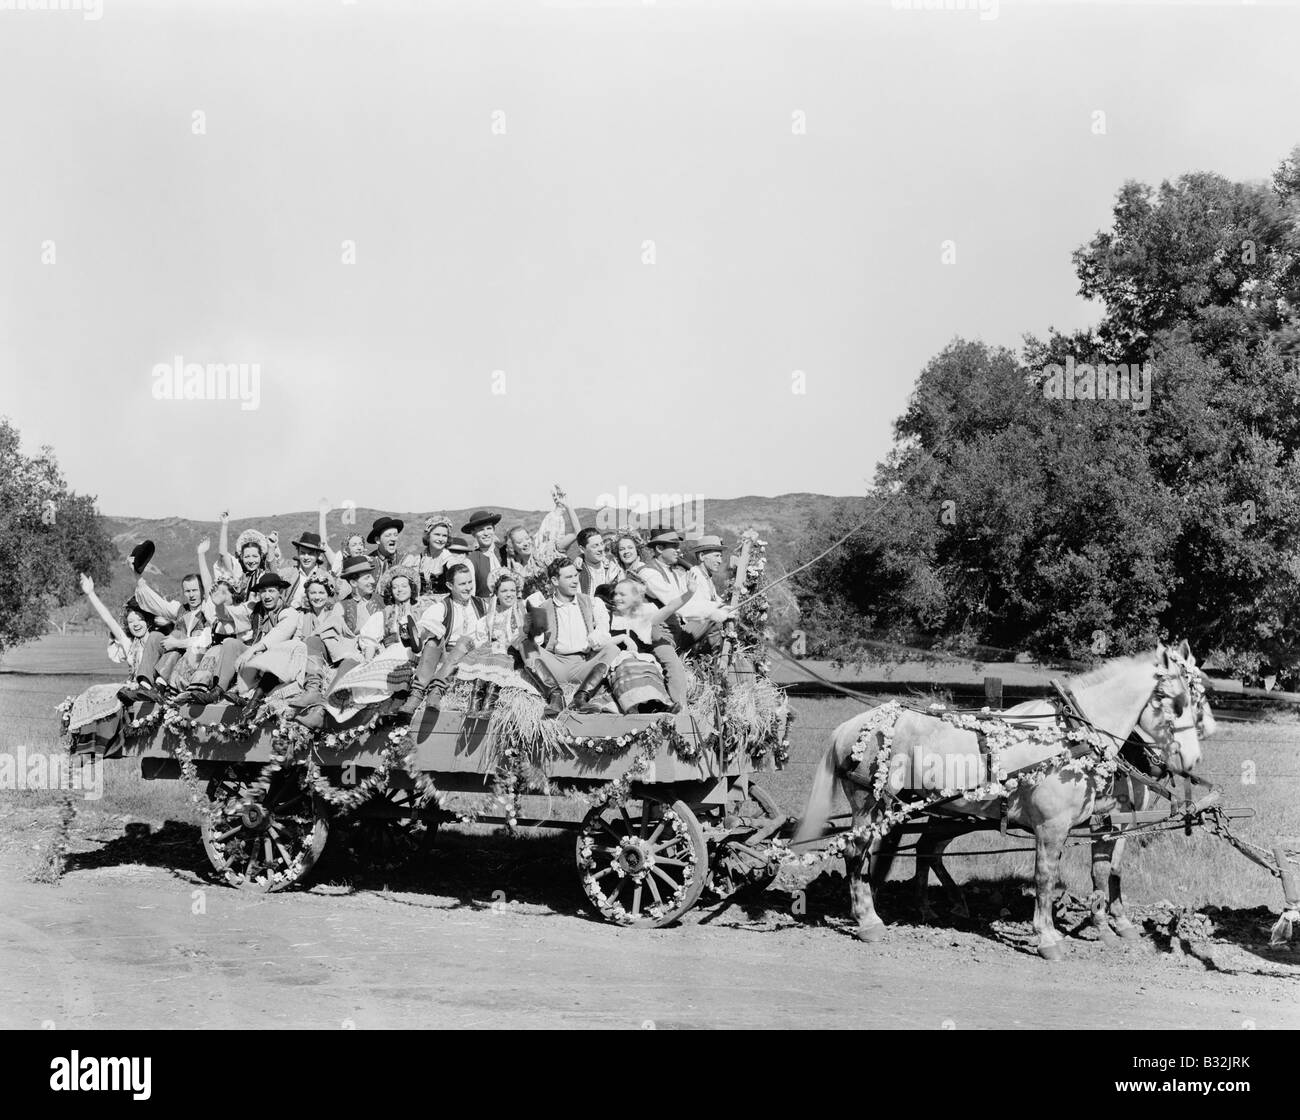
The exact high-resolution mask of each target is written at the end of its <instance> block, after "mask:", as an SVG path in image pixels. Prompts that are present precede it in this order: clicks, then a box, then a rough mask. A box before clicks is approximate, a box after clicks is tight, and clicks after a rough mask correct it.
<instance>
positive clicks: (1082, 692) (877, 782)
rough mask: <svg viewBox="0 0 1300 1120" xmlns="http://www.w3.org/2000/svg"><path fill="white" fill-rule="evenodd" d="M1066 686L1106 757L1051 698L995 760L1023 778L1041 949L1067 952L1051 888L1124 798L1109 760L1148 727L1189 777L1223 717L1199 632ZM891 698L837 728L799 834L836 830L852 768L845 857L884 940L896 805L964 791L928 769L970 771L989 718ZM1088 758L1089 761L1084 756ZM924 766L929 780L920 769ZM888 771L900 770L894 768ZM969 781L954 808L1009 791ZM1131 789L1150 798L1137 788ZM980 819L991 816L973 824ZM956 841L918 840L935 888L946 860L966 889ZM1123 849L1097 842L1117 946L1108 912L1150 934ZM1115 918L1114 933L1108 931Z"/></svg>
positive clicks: (971, 809) (1016, 820) (860, 932)
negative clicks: (1141, 921)
mask: <svg viewBox="0 0 1300 1120" xmlns="http://www.w3.org/2000/svg"><path fill="white" fill-rule="evenodd" d="M1067 685H1068V688H1069V691H1070V694H1071V695H1072V696H1073V697H1074V699H1075V703H1076V704H1077V706H1078V708H1079V712H1080V714H1081V715H1082V716H1083V717H1084V718H1085V719H1086V721H1087V725H1088V728H1089V730H1088V731H1087V732H1085V733H1084V734H1085V735H1086V736H1090V737H1091V738H1092V739H1093V743H1094V746H1093V750H1094V751H1095V750H1096V744H1097V741H1098V740H1100V741H1101V745H1102V747H1103V750H1102V752H1101V753H1100V755H1098V754H1095V753H1094V754H1093V755H1092V756H1091V761H1089V758H1088V756H1087V755H1083V756H1081V757H1074V756H1072V754H1071V753H1070V752H1069V751H1066V750H1064V748H1065V747H1066V746H1067V744H1068V742H1069V740H1070V739H1076V740H1077V739H1078V738H1079V735H1078V734H1071V733H1068V732H1067V731H1066V730H1065V729H1063V728H1061V727H1060V726H1059V725H1058V724H1056V723H1054V722H1053V720H1052V719H1048V718H1044V717H1054V715H1055V709H1054V708H1053V706H1052V705H1050V704H1048V703H1045V702H1043V701H1033V702H1031V703H1029V704H1021V705H1019V706H1017V707H1015V708H1011V709H1009V710H1007V711H1006V712H1003V713H999V717H1006V718H1007V719H1008V720H1010V721H1015V720H1017V719H1019V720H1020V721H1024V722H1026V723H1029V724H1031V725H1032V724H1033V723H1034V722H1037V724H1038V725H1039V727H1040V728H1041V730H1040V731H1038V732H1030V731H1020V732H1011V733H1010V738H1009V739H1006V738H1005V737H1004V739H1003V740H1002V741H1001V749H1000V750H997V751H996V754H995V756H990V757H989V758H988V769H989V771H990V778H991V779H993V780H994V781H996V779H998V778H999V777H1000V776H1001V774H1003V773H1009V774H1011V775H1012V778H1013V783H1014V788H1012V789H1011V792H1010V793H1009V795H1006V796H1004V797H1003V798H1001V802H1002V804H1003V806H1004V808H1003V811H1004V812H1005V815H1006V822H1007V824H1008V825H1012V826H1015V827H1017V828H1023V829H1025V830H1027V831H1029V832H1032V833H1033V835H1034V839H1035V861H1034V883H1035V895H1036V901H1035V907H1034V922H1033V924H1034V930H1035V932H1036V934H1037V950H1038V953H1039V955H1040V956H1042V957H1043V958H1044V959H1046V960H1050V961H1055V960H1060V959H1061V958H1062V956H1063V955H1064V950H1063V947H1062V942H1063V941H1064V938H1063V936H1062V935H1061V933H1060V932H1059V931H1058V930H1057V929H1056V926H1055V922H1054V920H1053V917H1052V894H1053V890H1054V888H1055V885H1056V881H1057V875H1058V868H1059V863H1060V858H1061V853H1062V850H1063V849H1064V846H1065V840H1066V837H1067V836H1068V835H1069V833H1070V830H1071V828H1073V827H1074V826H1076V825H1077V824H1080V823H1081V822H1083V821H1085V820H1089V819H1090V818H1091V817H1092V816H1093V814H1094V813H1098V812H1106V811H1109V808H1110V807H1111V805H1112V803H1113V802H1115V801H1117V800H1119V799H1118V798H1116V795H1115V790H1114V786H1115V782H1114V764H1113V763H1109V764H1107V763H1106V760H1107V759H1110V758H1113V756H1114V755H1115V754H1116V753H1117V749H1118V747H1119V746H1120V744H1124V743H1125V742H1126V741H1127V740H1128V739H1129V737H1130V735H1132V734H1133V733H1134V732H1135V730H1136V731H1138V732H1140V733H1141V734H1142V735H1143V736H1144V737H1145V738H1147V739H1149V740H1150V741H1151V743H1152V747H1151V748H1150V749H1151V751H1153V752H1154V753H1155V754H1156V755H1158V757H1159V763H1160V765H1161V766H1162V767H1163V768H1164V769H1165V770H1166V771H1170V772H1181V773H1185V774H1187V773H1190V772H1191V771H1192V770H1193V769H1194V768H1195V767H1196V765H1197V764H1198V763H1199V762H1200V758H1201V747H1200V740H1199V737H1198V732H1197V728H1198V725H1200V726H1201V727H1203V728H1206V727H1208V728H1209V729H1210V730H1212V716H1210V715H1209V713H1208V704H1206V702H1205V701H1204V689H1203V687H1202V685H1201V683H1200V673H1199V670H1197V668H1196V665H1195V661H1194V659H1193V658H1192V655H1191V650H1190V649H1189V648H1188V646H1187V643H1186V642H1183V643H1182V645H1181V646H1180V647H1179V648H1178V649H1177V650H1174V649H1170V648H1168V647H1166V646H1165V645H1163V644H1161V645H1159V646H1157V648H1156V649H1155V651H1154V653H1146V654H1140V655H1136V656H1132V657H1123V658H1116V659H1113V660H1111V661H1107V662H1105V663H1103V664H1102V665H1100V666H1098V667H1097V668H1096V669H1093V670H1091V671H1090V672H1087V673H1084V674H1082V675H1081V676H1077V677H1073V678H1068V679H1067ZM890 707H891V706H890V705H881V706H878V707H876V708H871V709H868V710H867V711H865V712H863V713H862V714H860V715H858V716H855V717H854V718H853V719H850V720H847V721H845V722H844V723H842V724H840V726H839V727H837V728H836V729H835V731H834V732H832V734H831V742H830V745H829V747H828V748H827V750H826V752H825V754H824V755H823V757H822V760H821V762H820V763H819V764H818V767H817V770H816V772H815V774H814V777H813V785H812V789H811V791H810V793H809V796H808V803H807V806H806V808H805V810H804V814H803V817H802V819H801V822H800V826H799V829H798V832H797V833H796V836H795V842H796V843H798V842H800V841H804V840H808V839H814V838H817V837H820V836H821V835H822V834H823V832H824V831H825V827H826V822H827V820H829V818H830V812H831V802H832V798H833V796H834V786H835V781H836V779H837V778H839V779H840V782H841V786H842V788H843V790H844V793H845V796H846V797H847V798H848V801H849V805H850V807H851V809H852V811H853V825H852V832H851V833H850V839H849V841H848V842H847V843H846V845H845V847H844V858H845V870H846V873H847V876H848V880H849V894H850V899H851V902H852V912H853V917H854V920H855V922H856V923H857V928H856V930H855V934H856V936H857V937H858V938H859V939H860V940H862V941H865V942H868V943H871V942H877V941H880V940H881V939H882V938H883V937H884V936H885V933H886V926H885V923H884V922H883V921H882V920H881V919H880V917H879V915H878V914H877V913H876V909H875V900H874V897H873V894H872V889H871V883H870V881H869V879H868V873H869V867H870V862H871V860H870V857H872V856H875V855H877V854H878V853H880V852H881V848H882V843H881V841H882V839H883V838H884V837H885V836H887V835H888V828H887V826H888V824H889V822H890V820H891V810H890V808H889V806H890V804H891V803H898V804H903V805H904V806H905V805H906V802H904V801H902V800H901V799H899V798H898V795H899V794H900V793H903V792H913V793H915V792H917V791H921V790H924V791H925V792H926V793H928V794H929V795H930V797H931V799H934V798H936V797H939V796H940V795H938V794H936V793H935V792H934V791H935V790H936V789H938V788H939V787H940V786H945V787H949V788H951V787H952V786H953V785H954V784H955V783H953V782H952V781H951V780H948V781H943V782H940V781H930V780H928V778H929V774H930V773H931V771H932V770H934V769H938V768H939V767H940V766H941V767H942V769H943V771H944V772H945V773H951V766H950V764H951V763H954V762H956V763H965V764H967V765H966V766H965V767H964V769H965V771H966V772H967V773H968V774H969V773H970V772H971V768H970V765H969V764H970V763H972V762H980V761H981V755H980V741H979V736H978V735H977V732H976V731H975V730H972V729H968V728H969V727H970V726H972V725H974V726H978V722H977V721H975V720H974V718H973V717H969V718H968V719H967V720H966V721H965V723H966V725H967V726H954V724H953V721H951V720H949V721H945V720H944V719H943V718H942V715H941V714H940V715H932V714H928V713H923V712H917V711H913V710H910V709H902V710H898V706H897V705H893V706H892V708H893V709H895V711H896V715H895V711H891V712H885V711H884V709H888V708H890ZM891 723H892V727H891V726H890V724H891ZM873 729H875V730H874V731H873ZM891 731H892V735H891V734H890V732H891ZM862 740H866V742H867V743H869V744H870V745H871V746H872V748H873V750H872V752H871V757H870V758H867V757H864V754H865V753H866V752H864V751H863V746H864V743H863V742H862ZM1107 748H1108V749H1107ZM909 759H910V760H911V762H912V766H911V781H910V785H909V780H908V775H907V773H906V771H907V769H908V765H907V764H908V760H909ZM1081 762H1082V763H1084V764H1083V765H1080V763H1081ZM918 764H920V765H918ZM935 764H938V765H935ZM922 766H923V767H924V770H925V775H926V780H924V781H922V780H920V777H919V776H918V769H920V768H921V767H922ZM882 768H887V770H888V772H887V773H884V772H882ZM1017 774H1020V775H1024V779H1023V780H1018V779H1017V778H1016V775H1017ZM1031 778H1032V781H1031V780H1029V779H1031ZM1126 780H1127V779H1126ZM1013 783H1009V785H1011V784H1013ZM999 784H1000V783H999ZM957 785H958V788H960V789H966V790H972V789H973V792H972V795H971V796H970V797H961V796H952V795H949V788H944V789H943V795H942V797H941V801H942V805H943V810H944V813H945V816H946V815H948V814H950V813H951V814H955V815H957V816H958V817H961V816H970V817H975V818H980V817H985V818H987V817H996V816H997V814H998V809H999V797H998V796H997V792H1000V791H996V787H995V786H985V787H983V788H980V782H979V781H978V780H976V781H973V782H972V781H967V782H963V783H957ZM1004 788H1005V787H1004ZM995 791H996V792H995ZM990 793H993V796H989V794H990ZM1124 800H1127V801H1134V800H1144V798H1137V797H1136V794H1134V793H1131V792H1129V793H1126V794H1125V795H1124ZM906 814H907V810H906V808H904V809H903V810H896V811H894V814H893V818H892V819H898V818H899V817H901V816H906ZM972 827H978V825H976V824H974V823H972ZM923 838H924V833H923ZM951 839H952V837H951V836H947V837H945V838H943V839H942V840H941V841H939V842H936V841H935V840H934V839H933V838H931V839H930V840H929V841H928V842H923V843H921V844H918V849H917V877H918V879H919V880H920V884H919V888H920V889H921V890H922V891H923V890H924V883H925V876H926V875H927V874H928V871H929V869H930V868H933V869H934V870H935V871H936V873H937V874H938V875H939V877H940V880H941V881H942V882H943V884H944V886H945V887H947V888H948V890H949V893H950V894H954V893H956V894H957V896H958V899H959V898H960V892H958V891H957V887H956V884H955V883H954V882H953V880H952V877H951V876H950V875H948V873H947V871H946V870H944V869H943V866H942V862H941V857H942V854H943V848H944V847H946V845H947V843H948V842H949V841H950V840H951ZM1122 852H1123V838H1122V837H1121V838H1116V839H1109V840H1102V839H1098V840H1097V841H1096V843H1095V845H1094V863H1093V880H1094V885H1095V886H1096V887H1097V890H1098V891H1100V890H1101V889H1102V888H1101V884H1102V883H1103V882H1105V883H1106V884H1108V885H1109V888H1110V892H1109V899H1110V901H1109V907H1107V906H1106V904H1105V903H1104V902H1102V903H1094V907H1093V921H1094V924H1095V925H1096V926H1097V928H1098V932H1099V935H1100V936H1102V940H1103V941H1104V942H1106V943H1114V942H1115V941H1116V938H1115V937H1114V935H1113V934H1112V933H1111V932H1110V929H1109V924H1108V922H1107V917H1108V913H1109V917H1110V918H1111V919H1113V920H1114V922H1115V926H1116V929H1117V930H1118V932H1119V934H1120V936H1121V937H1126V938H1131V937H1135V936H1137V932H1136V927H1134V926H1133V924H1132V922H1131V921H1130V920H1129V919H1128V917H1127V915H1126V914H1125V913H1124V909H1123V902H1122V899H1121V897H1120V892H1119V877H1118V873H1117V872H1116V871H1115V870H1114V867H1115V864H1116V863H1117V862H1118V859H1119V857H1120V855H1122ZM963 909H964V907H963ZM959 912H960V911H959ZM1103 927H1105V929H1106V934H1101V930H1102V928H1103Z"/></svg>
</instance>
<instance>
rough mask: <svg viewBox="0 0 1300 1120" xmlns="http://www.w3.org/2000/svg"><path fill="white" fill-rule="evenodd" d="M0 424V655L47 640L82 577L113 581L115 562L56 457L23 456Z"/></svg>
mask: <svg viewBox="0 0 1300 1120" xmlns="http://www.w3.org/2000/svg"><path fill="white" fill-rule="evenodd" d="M19 443H20V440H19V435H18V431H17V429H15V428H14V426H13V425H12V424H11V423H10V422H9V421H8V420H7V419H5V418H4V417H0V572H3V573H4V578H3V580H0V652H3V651H4V650H5V649H7V648H9V647H11V646H14V645H17V644H19V643H22V642H25V641H29V640H31V639H32V638H35V637H38V636H40V635H41V634H43V633H45V632H46V628H47V619H48V617H49V614H50V611H51V610H52V609H57V608H58V607H62V606H69V605H72V604H73V603H74V602H75V601H76V599H77V598H78V597H79V596H80V594H81V591H80V588H79V586H78V583H77V576H78V573H80V572H86V573H88V574H89V575H90V576H91V577H92V578H94V580H95V581H96V582H97V583H105V582H107V580H108V576H109V571H110V566H111V564H112V563H113V560H114V559H115V558H116V556H117V550H116V549H115V548H114V546H113V542H112V540H111V539H110V538H109V536H108V534H107V532H106V531H105V530H104V527H103V525H102V523H101V522H100V518H99V514H98V512H97V511H96V509H95V500H94V499H93V498H91V497H87V496H86V495H83V494H74V493H72V492H71V491H69V489H68V487H67V483H66V482H64V480H63V476H62V475H61V474H60V473H59V468H58V464H57V463H56V462H55V459H54V453H53V451H52V450H51V449H50V448H48V447H42V448H41V450H40V451H39V452H38V454H37V455H36V456H35V457H33V458H28V457H27V456H25V455H24V454H23V453H22V450H21V448H20V446H19Z"/></svg>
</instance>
